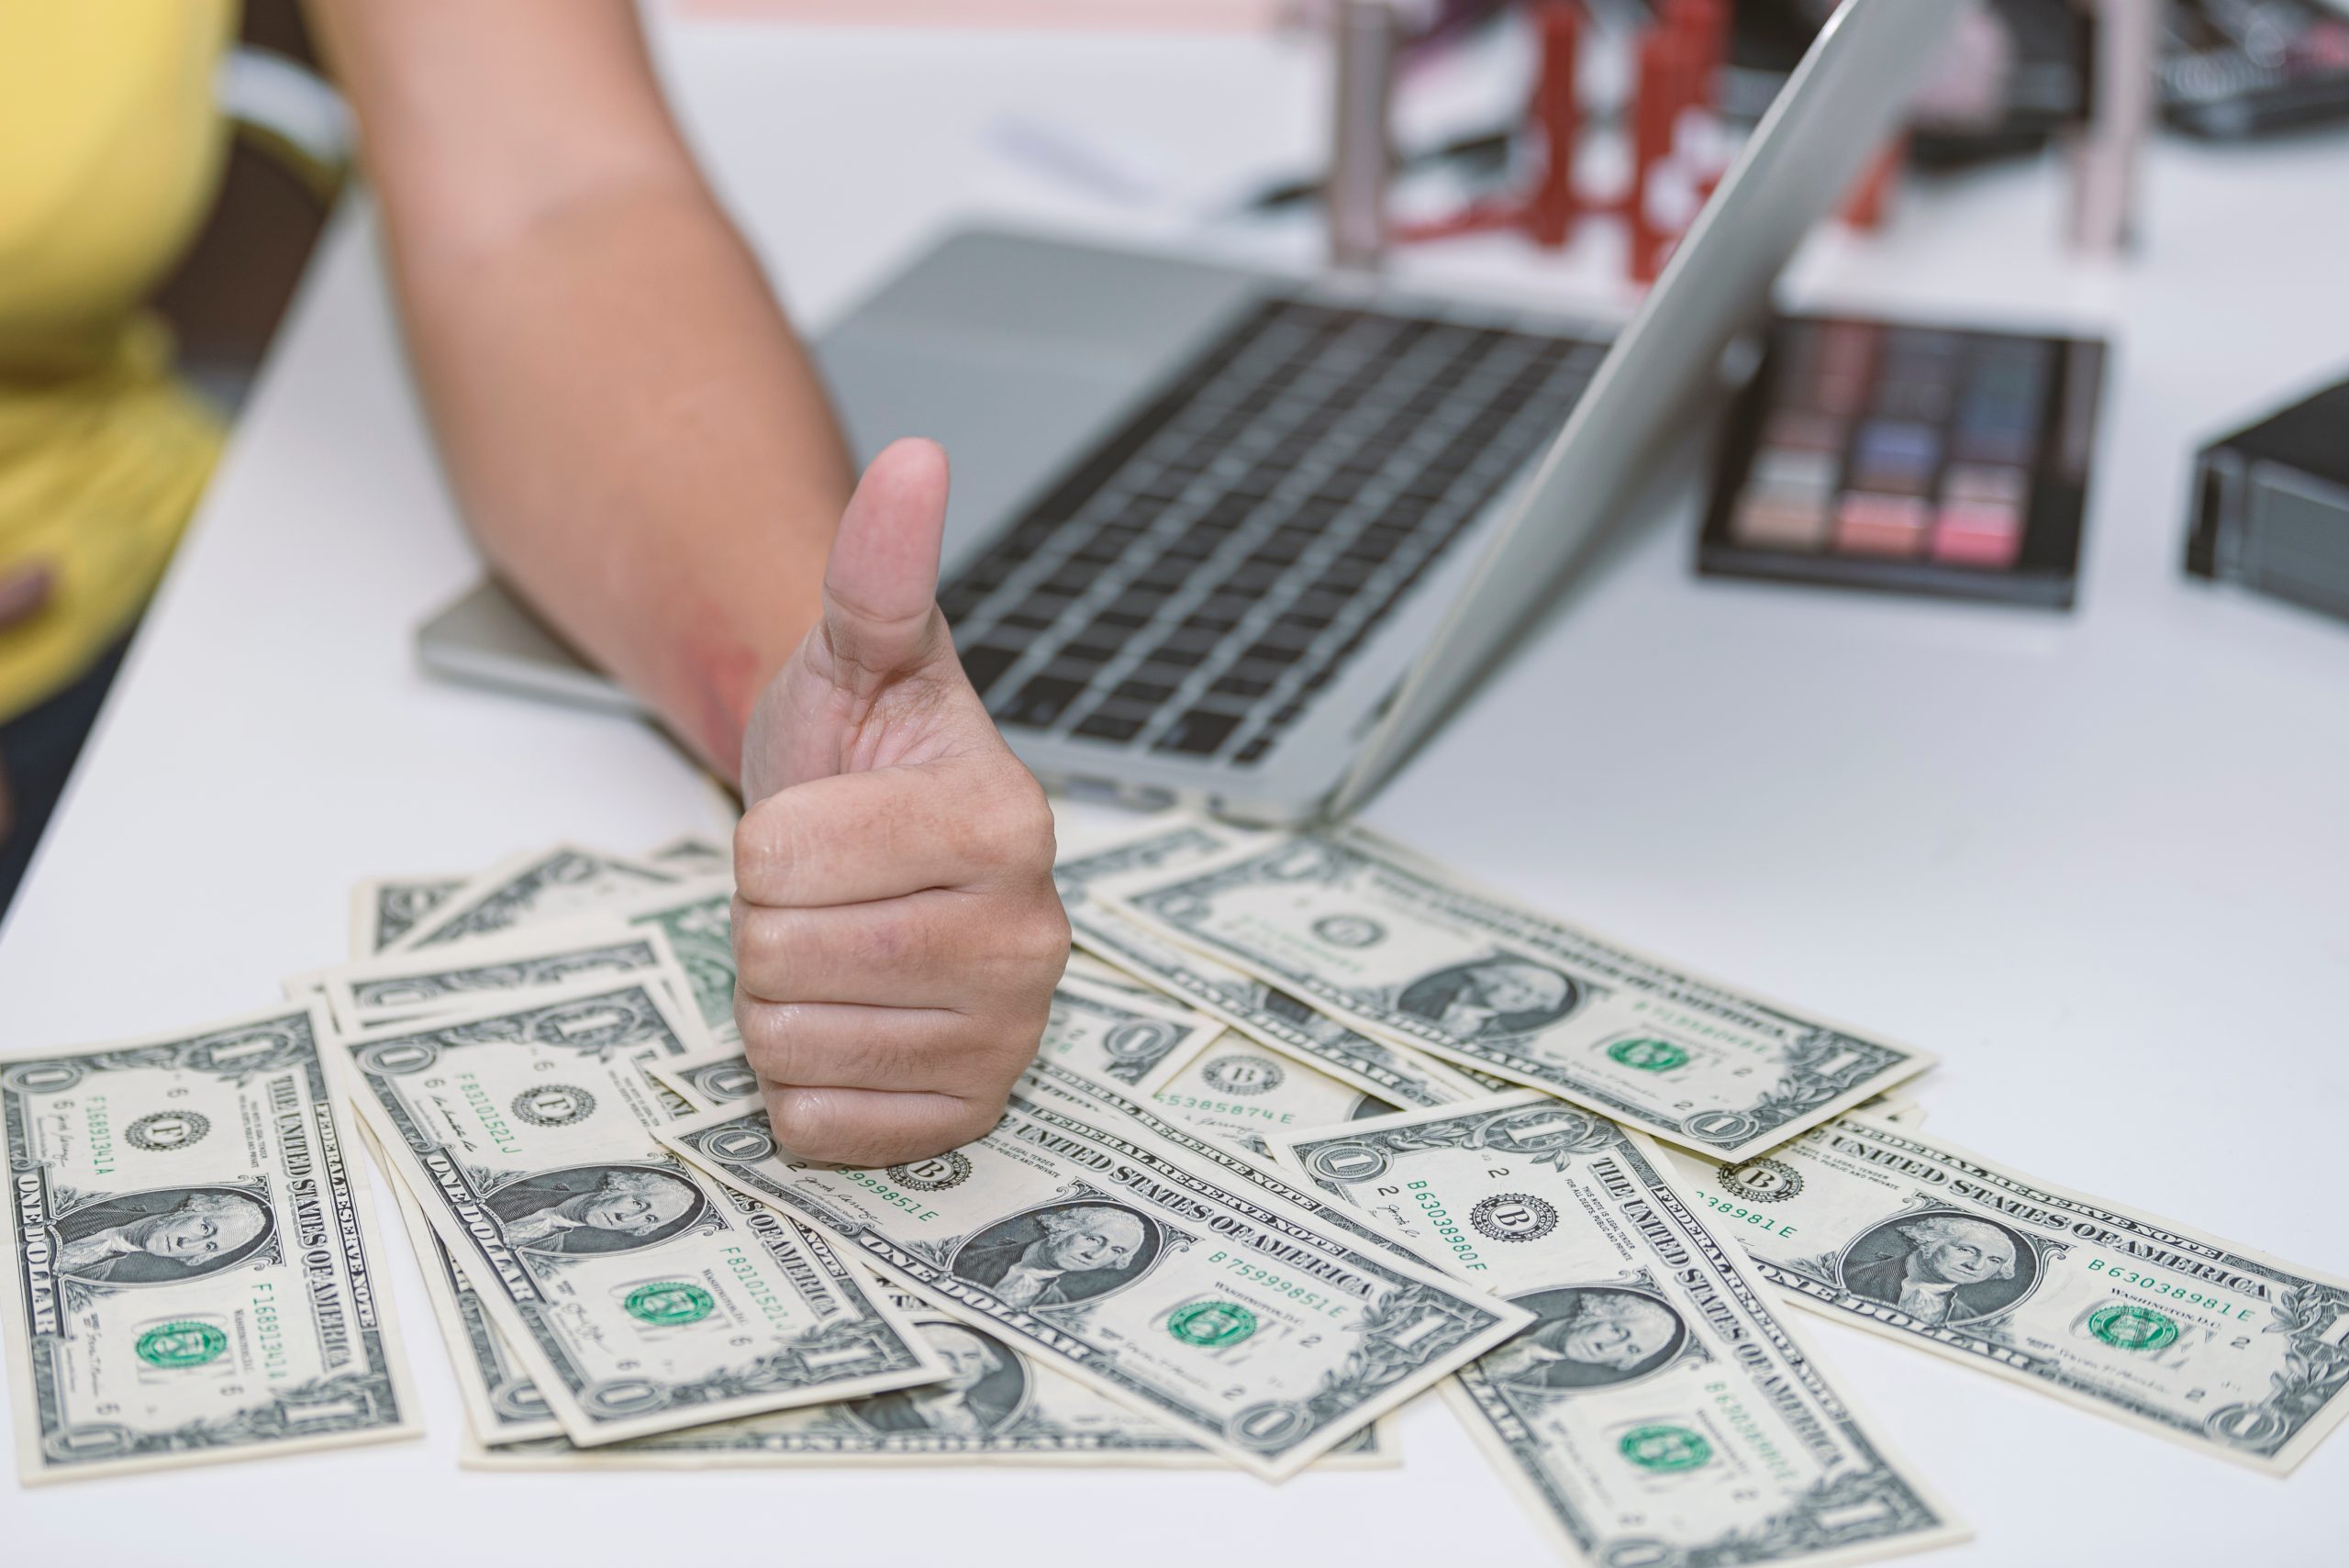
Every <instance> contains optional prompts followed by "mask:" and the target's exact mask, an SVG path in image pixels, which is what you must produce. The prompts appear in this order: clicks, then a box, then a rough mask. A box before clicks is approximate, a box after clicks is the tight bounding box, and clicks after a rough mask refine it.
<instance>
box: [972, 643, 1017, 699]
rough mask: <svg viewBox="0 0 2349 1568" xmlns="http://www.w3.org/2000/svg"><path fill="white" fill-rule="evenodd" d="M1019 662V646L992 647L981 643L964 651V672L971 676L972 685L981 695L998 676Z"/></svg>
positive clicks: (984, 693)
mask: <svg viewBox="0 0 2349 1568" xmlns="http://www.w3.org/2000/svg"><path fill="white" fill-rule="evenodd" d="M1017 663H1019V649H1017V648H991V647H989V646H987V645H986V644H985V643H984V642H983V643H981V644H979V645H978V646H977V647H975V648H966V649H964V650H963V674H965V675H968V676H969V677H970V678H971V687H972V689H973V690H974V691H975V692H977V693H978V694H979V695H981V696H985V695H987V688H988V687H989V686H991V685H993V684H995V683H996V677H997V676H999V675H1001V674H1002V673H1004V672H1005V671H1006V670H1008V669H1010V668H1011V667H1012V666H1013V665H1014V664H1017Z"/></svg>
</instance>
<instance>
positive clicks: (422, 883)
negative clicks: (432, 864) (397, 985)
mask: <svg viewBox="0 0 2349 1568" xmlns="http://www.w3.org/2000/svg"><path fill="white" fill-rule="evenodd" d="M466 881H467V879H466V878H464V877H462V876H379V877H371V878H370V879H369V880H367V881H365V882H362V883H361V884H359V885H358V886H356V887H354V888H352V889H351V957H353V958H372V957H373V956H374V955H375V954H377V953H379V952H382V951H384V949H385V948H388V947H390V946H391V945H392V944H393V943H394V942H395V941H397V940H400V938H402V937H404V936H406V935H407V933H408V932H409V930H411V929H414V927H415V925H416V923H417V921H418V920H421V919H423V918H424V917H426V916H428V915H429V914H431V913H432V911H434V910H435V909H438V908H439V907H440V906H441V905H443V904H445V903H447V902H448V900H449V896H450V895H451V894H453V893H455V892H456V891H457V889H459V888H461V887H462V886H464V885H465V883H466Z"/></svg>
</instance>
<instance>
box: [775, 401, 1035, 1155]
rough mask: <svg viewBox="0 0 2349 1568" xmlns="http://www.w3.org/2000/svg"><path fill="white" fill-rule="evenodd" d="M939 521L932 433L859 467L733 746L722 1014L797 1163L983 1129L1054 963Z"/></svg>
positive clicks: (942, 502)
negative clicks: (810, 618) (727, 1003)
mask: <svg viewBox="0 0 2349 1568" xmlns="http://www.w3.org/2000/svg"><path fill="white" fill-rule="evenodd" d="M945 519H946V454H945V453H944V452H942V451H941V450H939V448H938V447H937V446H935V445H934V444H932V443H930V442H929V441H913V440H907V441H899V442H897V443H896V444H895V445H894V446H892V447H890V448H889V449H888V450H886V451H884V452H883V453H882V454H881V455H880V456H879V457H877V458H875V459H874V460H873V465H872V467H870V468H868V469H866V470H865V471H864V478H863V482H862V483H861V484H858V486H857V489H856V494H855V495H854V496H853V497H852V498H851V500H850V501H849V504H848V510H847V512H846V514H845V515H844V516H843V517H842V518H841V528H840V533H839V535H838V537H837V538H836V539H834V540H833V543H832V551H831V558H830V562H829V567H828V569H827V570H826V573H825V576H824V618H823V619H822V621H821V622H819V623H818V625H817V626H816V628H814V629H813V630H811V631H810V632H808V634H807V640H805V641H804V642H802V643H801V644H800V646H799V650H798V651H797V652H796V653H794V654H793V655H792V657H791V660H790V662H788V663H786V664H785V665H784V667H783V669H782V670H781V671H780V672H779V673H777V674H776V675H775V677H774V681H773V682H772V683H770V684H769V685H768V686H767V688H766V690H765V691H764V692H763V694H762V695H760V697H759V701H758V706H757V707H756V708H755V709H754V710H753V712H752V714H751V722H750V727H749V732H748V735H747V737H746V739H745V740H744V742H743V751H742V796H743V799H744V800H746V801H748V802H750V803H751V805H750V808H749V809H748V810H747V811H746V812H745V813H744V814H743V817H742V823H741V826H740V828H738V829H737V830H736V832H735V835H734V880H735V889H736V895H735V904H734V954H735V962H736V966H737V968H738V970H739V972H740V984H739V988H738V989H737V991H736V993H735V997H734V1016H735V1018H736V1021H737V1022H738V1023H740V1026H741V1030H742V1043H743V1046H744V1049H745V1050H746V1051H747V1052H748V1053H749V1056H750V1059H751V1066H752V1067H754V1068H755V1069H756V1070H757V1072H758V1074H759V1082H760V1086H761V1089H762V1091H763V1094H764V1095H765V1098H766V1106H767V1115H768V1117H769V1118H770V1119H771V1120H772V1121H773V1122H774V1131H775V1137H776V1138H777V1139H779V1140H781V1141H782V1143H783V1145H784V1147H785V1149H787V1150H789V1151H791V1152H792V1153H793V1154H794V1155H796V1156H798V1157H799V1158H802V1159H807V1160H818V1161H825V1162H832V1163H837V1164H848V1165H888V1164H895V1163H898V1162H903V1161H907V1160H916V1159H920V1158H922V1157H924V1156H927V1155H930V1154H937V1153H940V1152H942V1151H945V1150H948V1149H951V1148H952V1147H953V1146H955V1145H956V1144H958V1143H965V1142H968V1141H969V1140H972V1139H974V1138H977V1137H979V1136H980V1135H982V1134H983V1133H985V1131H986V1130H987V1129H989V1128H991V1127H993V1126H994V1125H995V1123H996V1118H998V1117H1000V1116H1001V1115H1002V1114H1003V1105H1004V1096H1005V1095H1007V1094H1008V1092H1009V1090H1010V1088H1011V1084H1012V1080H1013V1079H1015V1078H1017V1077H1018V1076H1019V1072H1020V1070H1021V1069H1022V1068H1023V1067H1025V1066H1026V1065H1027V1064H1028V1062H1029V1061H1030V1059H1031V1058H1032V1057H1033V1056H1034V1054H1035V1051H1036V1041H1037V1039H1038V1037H1039V1036H1040V1035H1041V1032H1042V1030H1043V1026H1044V1018H1045V1013H1046V1010H1047V1008H1048V1007H1049V1006H1050V1004H1051V999H1052V986H1053V984H1054V983H1055V982H1057V981H1058V980H1059V978H1060V974H1061V969H1062V966H1063V963H1064V962H1065V961H1066V959H1067V957H1068V940H1069V930H1068V919H1067V917H1066V916H1064V915H1063V913H1062V912H1061V905H1060V899H1059V897H1058V896H1057V895H1055V894H1054V893H1053V891H1052V812H1051V810H1050V808H1049V807H1048V806H1046V805H1045V803H1044V793H1043V791H1042V790H1041V788H1039V787H1038V785H1037V784H1036V781H1035V779H1034V778H1033V777H1032V776H1031V775H1030V773H1029V772H1028V770H1027V769H1026V768H1024V767H1022V766H1020V764H1019V760H1018V759H1017V758H1015V757H1013V756H1012V754H1011V751H1010V748H1008V746H1006V745H1005V744H1004V742H1003V737H1002V736H1000V735H998V734H997V733H996V728H995V724H994V722H993V721H992V720H990V719H989V718H988V717H987V713H986V709H985V708H984V707H982V706H980V704H979V697H978V694H977V693H976V692H974V691H973V690H972V689H971V683H970V682H969V681H968V680H967V679H965V678H964V676H963V666H962V664H961V662H959V661H958V660H957V659H956V658H955V656H954V645H953V643H952V640H951V639H949V637H948V635H947V629H946V617H944V616H943V615H941V614H940V612H939V608H938V603H937V597H936V584H937V579H938V554H939V537H940V532H941V528H943V527H944V524H945Z"/></svg>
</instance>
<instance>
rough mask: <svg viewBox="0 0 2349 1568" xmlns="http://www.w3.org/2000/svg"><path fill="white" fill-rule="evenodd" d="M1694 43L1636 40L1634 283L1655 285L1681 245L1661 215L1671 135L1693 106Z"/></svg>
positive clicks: (1683, 36)
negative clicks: (1637, 41)
mask: <svg viewBox="0 0 2349 1568" xmlns="http://www.w3.org/2000/svg"><path fill="white" fill-rule="evenodd" d="M1698 48H1699V46H1698V40H1697V39H1694V38H1692V37H1691V36H1690V35H1689V34H1687V32H1685V31H1683V30H1681V29H1680V28H1674V27H1670V26H1666V27H1661V28H1655V29H1653V31H1651V32H1650V33H1648V34H1647V36H1646V37H1644V38H1642V39H1640V66H1639V72H1640V74H1639V86H1638V89H1637V101H1636V102H1635V103H1634V105H1633V106H1632V115H1631V163H1632V173H1631V206H1630V211H1629V212H1628V214H1627V215H1626V216H1627V217H1629V218H1630V220H1631V278H1632V281H1634V282H1636V283H1642V284H1652V283H1653V282H1655V280H1656V277H1657V274H1659V273H1661V272H1663V271H1664V262H1665V261H1668V260H1670V259H1671V256H1672V248H1673V247H1674V246H1675V245H1676V244H1678V243H1679V241H1680V229H1679V228H1678V227H1677V226H1676V225H1675V224H1674V223H1673V222H1672V218H1673V217H1674V215H1672V214H1670V213H1668V212H1667V211H1665V210H1664V209H1665V206H1666V204H1667V202H1668V201H1669V199H1670V195H1669V185H1668V183H1667V182H1668V181H1670V180H1671V179H1672V178H1673V177H1674V174H1675V171H1673V170H1672V169H1670V168H1668V167H1667V163H1668V161H1669V160H1670V159H1671V157H1672V149H1673V133H1674V131H1675V128H1676V127H1677V126H1678V125H1679V122H1680V111H1681V110H1683V109H1685V108H1687V107H1688V106H1689V105H1691V104H1692V103H1694V102H1696V101H1697V94H1698V85H1697V72H1698V61H1699V60H1700V59H1701V56H1700V54H1699V53H1698Z"/></svg>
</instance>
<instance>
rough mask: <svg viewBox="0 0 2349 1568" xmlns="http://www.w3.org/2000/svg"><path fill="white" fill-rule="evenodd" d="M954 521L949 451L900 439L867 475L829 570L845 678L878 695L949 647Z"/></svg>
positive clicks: (829, 605)
mask: <svg viewBox="0 0 2349 1568" xmlns="http://www.w3.org/2000/svg"><path fill="white" fill-rule="evenodd" d="M945 528H946V452H945V450H944V449H943V448H941V447H940V446H939V444H938V443H937V442H935V441H925V440H902V441H893V442H891V443H890V444H889V446H888V447H887V449H886V450H884V451H883V452H882V453H881V455H880V456H878V457H876V458H874V460H873V462H872V465H871V466H870V467H868V468H866V469H865V471H864V477H863V479H862V480H860V481H858V482H857V486H856V494H855V495H852V496H851V497H850V498H849V503H848V509H847V510H846V511H845V512H843V513H841V526H840V531H839V532H838V533H837V534H835V535H834V536H833V538H832V553H831V559H830V562H829V564H828V565H827V566H826V567H825V570H824V628H823V629H824V641H825V644H826V646H827V647H828V648H829V650H830V651H831V655H832V666H833V680H834V681H835V683H836V684H839V685H841V686H842V687H845V688H846V689H848V690H850V691H852V692H856V693H859V694H861V695H862V694H867V693H870V692H871V691H873V690H874V689H875V688H877V687H879V686H880V685H882V684H885V682H887V681H888V680H889V679H891V678H892V677H894V676H897V675H901V674H906V673H910V672H912V671H915V670H918V669H919V668H920V667H921V666H922V665H924V664H926V663H928V662H930V661H931V660H932V659H935V658H936V657H938V655H939V654H940V653H941V652H942V651H944V650H945V648H946V647H947V646H948V644H947V640H946V628H945V623H944V621H943V620H942V619H941V617H939V615H938V613H937V601H938V551H939V539H940V537H941V534H942V533H943V532H944V531H945Z"/></svg>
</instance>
